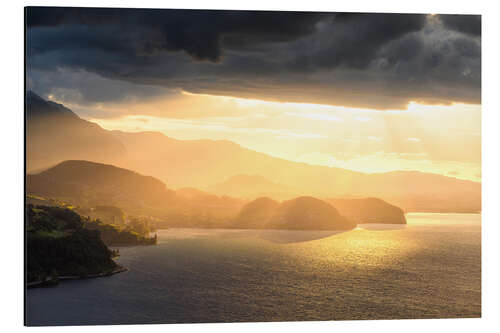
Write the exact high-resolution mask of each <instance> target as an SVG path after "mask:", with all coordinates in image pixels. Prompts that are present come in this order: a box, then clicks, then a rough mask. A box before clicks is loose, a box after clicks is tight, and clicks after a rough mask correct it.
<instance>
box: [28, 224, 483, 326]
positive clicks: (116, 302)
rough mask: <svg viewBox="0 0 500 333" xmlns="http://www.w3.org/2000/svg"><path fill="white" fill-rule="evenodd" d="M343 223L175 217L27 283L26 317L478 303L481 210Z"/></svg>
mask: <svg viewBox="0 0 500 333" xmlns="http://www.w3.org/2000/svg"><path fill="white" fill-rule="evenodd" d="M407 220H408V225H407V226H394V225H392V226H391V225H361V226H359V227H358V228H356V229H355V230H352V231H348V232H338V233H336V232H329V231H326V232H325V231H283V230H267V231H253V230H207V229H169V230H162V231H160V232H159V233H158V236H159V244H158V245H157V246H144V247H129V248H121V249H120V252H121V257H120V258H119V262H120V263H121V264H123V265H124V266H126V267H128V268H129V269H130V270H129V271H128V272H125V273H121V274H117V275H114V276H112V277H106V278H98V279H88V280H79V281H67V282H64V283H61V284H60V285H59V286H58V287H55V288H46V289H30V290H28V292H27V319H28V324H31V325H79V324H80V325H81V324H132V323H134V324H139V323H186V322H240V321H295V320H354V319H396V318H450V317H452V318H457V317H479V316H480V315H481V225H480V220H481V217H480V215H472V214H408V215H407Z"/></svg>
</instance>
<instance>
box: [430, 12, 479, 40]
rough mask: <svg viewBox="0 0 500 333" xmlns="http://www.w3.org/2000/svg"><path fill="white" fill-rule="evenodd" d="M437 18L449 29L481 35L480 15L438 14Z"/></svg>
mask: <svg viewBox="0 0 500 333" xmlns="http://www.w3.org/2000/svg"><path fill="white" fill-rule="evenodd" d="M439 19H440V20H441V21H442V22H443V24H444V25H445V27H447V28H449V29H452V30H456V31H459V32H463V33H466V34H470V35H473V36H481V16H479V15H439Z"/></svg>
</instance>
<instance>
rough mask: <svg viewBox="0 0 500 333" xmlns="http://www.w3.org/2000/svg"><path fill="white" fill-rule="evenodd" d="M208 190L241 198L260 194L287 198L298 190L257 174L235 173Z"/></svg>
mask: <svg viewBox="0 0 500 333" xmlns="http://www.w3.org/2000/svg"><path fill="white" fill-rule="evenodd" d="M209 190H210V192H214V193H217V194H226V195H230V196H235V197H241V198H256V197H260V196H271V197H273V198H277V199H283V198H287V199H289V198H290V197H291V196H293V193H296V195H295V196H297V194H298V193H300V191H297V190H294V189H292V188H291V187H288V186H285V185H281V184H278V183H274V182H272V181H270V180H268V179H266V178H265V177H262V176H259V175H236V176H233V177H231V178H229V179H228V180H226V181H224V182H222V183H218V184H216V185H214V186H211V187H209Z"/></svg>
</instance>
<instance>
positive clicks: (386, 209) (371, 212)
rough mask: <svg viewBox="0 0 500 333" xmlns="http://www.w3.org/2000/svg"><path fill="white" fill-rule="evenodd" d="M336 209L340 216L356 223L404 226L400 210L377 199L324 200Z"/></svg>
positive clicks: (403, 217) (402, 214)
mask: <svg viewBox="0 0 500 333" xmlns="http://www.w3.org/2000/svg"><path fill="white" fill-rule="evenodd" d="M325 201H326V202H328V203H330V204H332V205H333V206H334V207H335V208H337V209H338V211H339V212H340V214H342V215H343V216H345V217H348V218H350V219H352V220H354V221H355V222H356V223H391V224H406V218H405V215H404V212H403V210H402V209H401V208H399V207H396V206H394V205H391V204H389V203H387V202H385V201H383V200H381V199H378V198H365V199H325Z"/></svg>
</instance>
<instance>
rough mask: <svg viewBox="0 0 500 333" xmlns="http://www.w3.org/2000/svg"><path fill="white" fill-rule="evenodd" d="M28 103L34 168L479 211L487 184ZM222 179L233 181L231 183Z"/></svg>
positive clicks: (250, 193) (232, 191) (222, 191)
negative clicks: (124, 125) (126, 173)
mask: <svg viewBox="0 0 500 333" xmlns="http://www.w3.org/2000/svg"><path fill="white" fill-rule="evenodd" d="M27 109H28V110H27V141H26V142H27V145H26V146H27V152H26V155H27V169H28V172H30V171H32V170H40V169H44V168H47V167H50V166H53V165H56V164H57V163H60V162H62V161H65V160H88V161H94V162H99V163H107V164H113V165H116V166H119V167H122V168H126V169H129V170H135V171H137V172H140V173H141V174H147V175H152V176H154V177H156V178H158V179H160V180H162V181H163V182H165V183H166V184H167V185H168V186H169V187H170V188H184V187H193V188H198V189H210V188H211V187H212V186H213V185H214V184H218V185H219V188H218V189H217V191H215V192H216V193H217V194H218V195H229V196H234V195H236V194H238V196H240V197H243V198H249V199H252V198H255V197H258V196H260V195H267V196H272V197H277V198H280V199H286V198H291V197H295V196H297V195H312V196H315V197H322V198H325V197H330V198H331V197H343V198H345V197H350V198H366V197H378V198H382V199H384V200H386V201H389V202H391V203H394V204H396V205H398V206H400V207H402V208H404V209H405V211H408V210H409V211H412V210H419V211H426V209H428V210H429V209H430V210H432V211H460V212H477V211H480V210H481V184H480V183H476V182H472V181H466V180H460V179H456V178H451V177H446V176H441V175H436V174H428V173H422V172H416V171H395V172H388V173H380V174H365V173H360V172H354V171H350V170H346V169H340V168H330V167H326V166H317V165H309V164H305V163H297V162H292V161H288V160H284V159H280V158H276V157H272V156H269V155H266V154H264V153H260V152H256V151H252V150H250V149H246V148H244V147H241V146H239V145H238V144H235V143H233V142H230V141H226V140H218V141H215V140H177V139H173V138H169V137H167V136H165V135H163V134H161V133H158V132H140V133H128V132H122V131H107V130H104V129H102V128H101V127H100V126H98V125H97V124H94V123H91V122H88V121H86V120H83V119H81V118H79V117H78V116H76V115H75V114H74V113H72V112H71V111H70V110H69V109H67V108H65V107H64V106H62V105H60V104H57V103H53V102H48V101H44V100H43V99H42V98H40V97H38V96H36V94H34V93H28V96H27ZM47 110H48V111H47ZM35 114H36V115H35ZM38 114H42V116H38ZM49 114H50V115H49ZM43 115H45V116H43ZM41 119H43V121H41ZM238 175H256V176H254V177H258V178H259V179H260V180H259V181H257V182H254V183H253V184H252V186H251V187H249V186H247V187H249V188H241V189H238V188H237V186H236V185H237V183H238V182H235V179H236V180H238V177H236V176H238ZM233 177H236V178H233ZM256 179H257V178H256ZM239 181H241V178H240V179H239ZM224 183H226V185H227V183H229V184H230V185H231V186H229V187H227V188H226V187H224V186H223V185H224ZM241 184H248V182H245V181H243V182H241ZM294 189H298V192H297V191H295V190H294ZM277 190H278V191H279V192H280V193H278V194H277V192H276V191H277ZM281 190H283V191H285V193H281V192H282V191H281Z"/></svg>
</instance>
